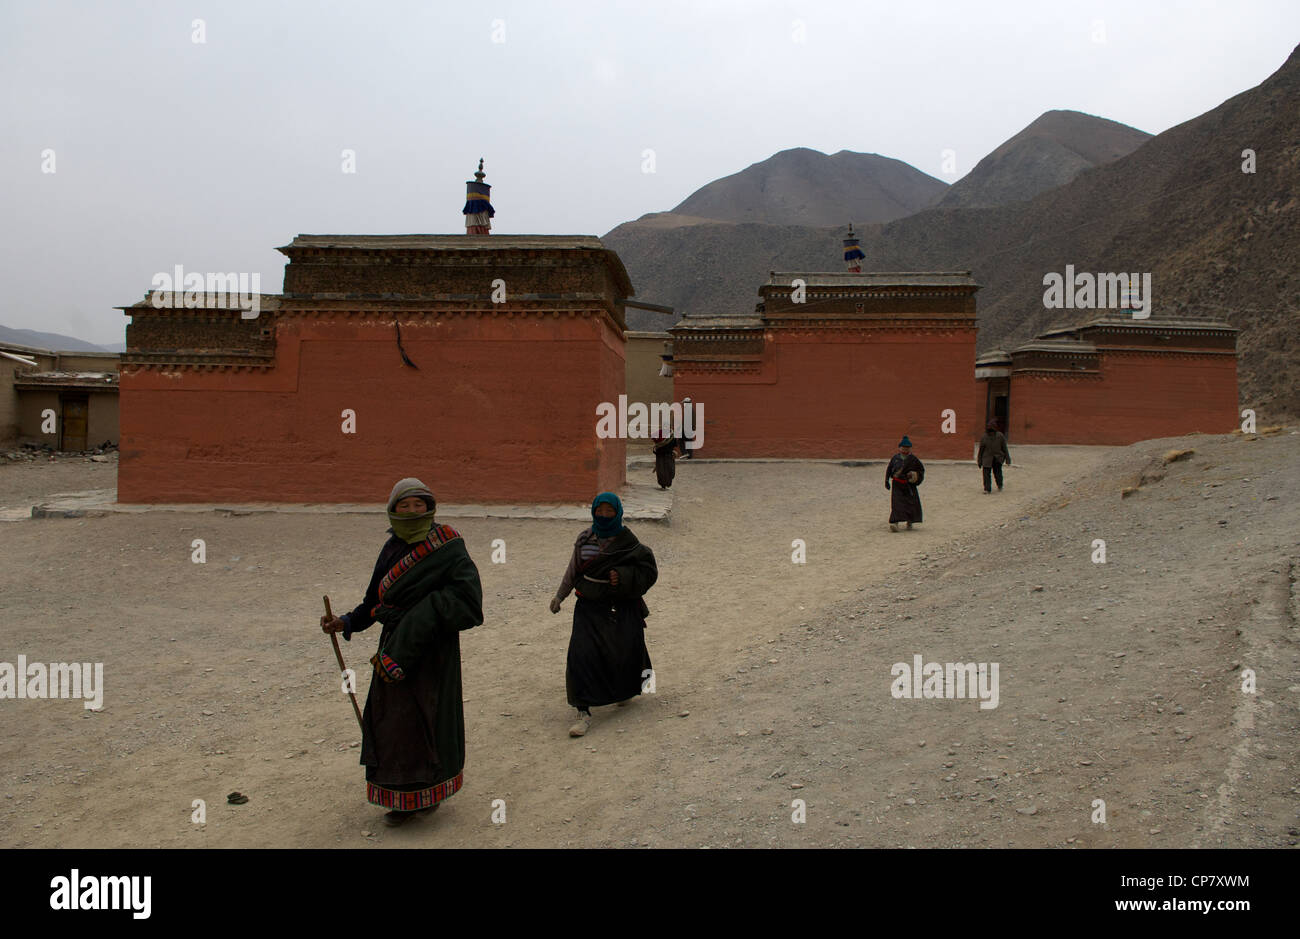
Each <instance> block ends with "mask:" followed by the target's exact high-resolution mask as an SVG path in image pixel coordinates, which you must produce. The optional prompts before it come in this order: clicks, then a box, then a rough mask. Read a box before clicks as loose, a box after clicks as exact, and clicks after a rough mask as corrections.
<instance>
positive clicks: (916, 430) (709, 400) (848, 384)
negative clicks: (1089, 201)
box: [673, 329, 984, 460]
mask: <svg viewBox="0 0 1300 939" xmlns="http://www.w3.org/2000/svg"><path fill="white" fill-rule="evenodd" d="M769 335H770V336H771V337H772V338H771V339H770V340H769V341H768V343H767V346H766V347H765V352H764V362H763V367H762V371H761V372H760V373H759V374H757V375H755V374H739V373H729V374H728V373H723V374H698V373H692V372H691V371H690V370H688V369H683V370H679V371H678V372H677V373H676V374H675V375H674V377H673V396H674V398H675V399H676V400H679V401H680V400H681V399H682V398H683V397H686V396H689V397H690V398H691V400H692V402H694V403H696V404H703V405H704V431H705V436H704V445H703V447H702V448H701V449H700V451H699V454H700V456H702V457H803V458H810V459H836V458H838V459H853V458H881V457H886V456H889V455H891V454H893V453H894V452H895V451H896V450H897V444H898V441H899V438H900V437H902V436H903V434H907V435H908V436H909V437H911V439H912V443H913V445H914V446H915V448H916V450H915V452H916V454H917V455H918V456H920V457H921V459H922V460H924V459H925V458H926V457H930V458H933V459H970V458H971V454H972V452H973V447H974V442H975V440H977V439H978V438H979V436H980V434H981V433H982V432H983V429H984V427H983V419H984V385H983V383H981V382H977V381H976V380H975V378H974V362H975V330H974V329H970V330H954V331H950V332H946V333H942V332H934V333H924V332H918V331H913V330H869V331H865V332H853V331H849V330H846V331H836V332H835V333H834V334H833V335H831V334H829V333H827V332H820V331H807V332H803V331H793V330H791V331H785V330H780V329H777V330H773V331H772V332H771V333H770V334H769ZM948 408H951V409H952V410H953V411H955V412H956V432H955V433H953V434H945V433H942V432H941V430H940V426H941V424H942V423H943V417H942V412H943V411H944V410H945V409H948Z"/></svg>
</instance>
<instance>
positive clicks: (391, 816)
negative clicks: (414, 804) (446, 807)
mask: <svg viewBox="0 0 1300 939" xmlns="http://www.w3.org/2000/svg"><path fill="white" fill-rule="evenodd" d="M437 807H438V806H437V805H430V806H427V807H425V808H422V809H415V810H414V811H411V812H399V811H397V810H396V809H394V810H393V811H391V812H385V813H384V824H385V825H387V826H388V827H389V828H396V827H398V826H399V825H405V824H406V823H407V822H409V821H410V820H411V819H413V818H415V816H417V815H428V814H429V813H430V812H432V811H434V810H435V809H436V808H437Z"/></svg>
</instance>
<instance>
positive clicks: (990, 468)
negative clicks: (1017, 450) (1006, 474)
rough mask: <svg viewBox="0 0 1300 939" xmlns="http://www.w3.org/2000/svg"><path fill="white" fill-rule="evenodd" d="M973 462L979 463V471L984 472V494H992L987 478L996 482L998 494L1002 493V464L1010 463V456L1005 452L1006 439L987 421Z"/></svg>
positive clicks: (992, 423) (996, 426) (991, 422)
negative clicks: (990, 477) (991, 478)
mask: <svg viewBox="0 0 1300 939" xmlns="http://www.w3.org/2000/svg"><path fill="white" fill-rule="evenodd" d="M975 461H976V462H977V463H979V465H980V469H982V470H983V471H984V494H985V495H988V494H989V493H990V492H992V489H991V488H990V486H989V476H990V475H992V477H993V478H994V479H995V480H997V483H998V492H1001V491H1002V464H1003V463H1007V464H1010V462H1011V454H1010V452H1008V450H1007V438H1006V437H1004V436H1002V431H1000V430H998V425H997V424H995V423H994V422H993V421H989V423H988V427H986V428H985V429H984V436H983V437H981V438H980V449H979V454H978V455H977V456H976V458H975Z"/></svg>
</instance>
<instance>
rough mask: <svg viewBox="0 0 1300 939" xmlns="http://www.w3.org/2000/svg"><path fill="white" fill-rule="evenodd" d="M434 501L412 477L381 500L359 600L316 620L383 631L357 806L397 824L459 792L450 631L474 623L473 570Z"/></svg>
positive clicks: (336, 627) (479, 599)
mask: <svg viewBox="0 0 1300 939" xmlns="http://www.w3.org/2000/svg"><path fill="white" fill-rule="evenodd" d="M436 507H437V500H435V499H434V496H433V493H432V492H430V491H429V487H428V486H426V485H424V483H422V482H420V481H419V480H418V479H414V478H407V479H403V480H400V481H399V482H398V483H397V485H396V486H394V487H393V491H392V493H391V494H390V495H389V497H388V520H389V523H390V524H391V527H390V528H389V529H388V530H389V532H390V533H391V537H390V538H389V539H388V541H387V542H385V544H384V546H383V548H382V549H381V550H380V552H379V560H378V561H377V562H376V563H375V570H374V574H373V575H372V576H371V578H370V586H369V588H367V590H366V596H365V599H364V600H362V601H361V603H360V604H359V605H358V606H357V608H356V609H355V610H353V611H352V612H350V613H345V614H344V615H343V616H339V617H321V628H322V629H323V630H324V631H325V632H327V633H329V632H341V633H343V638H344V639H346V640H349V641H350V640H351V639H352V634H353V633H356V632H360V631H361V630H363V629H367V628H368V627H369V626H370V625H371V624H372V623H374V622H376V621H378V622H380V623H383V631H382V632H381V633H380V635H379V650H378V651H377V652H376V653H375V655H374V657H373V658H372V659H371V660H370V663H371V665H373V666H374V669H375V670H374V674H373V675H372V676H371V679H370V691H369V693H368V694H367V695H366V707H365V712H364V713H363V715H362V732H361V763H362V765H363V766H365V767H366V798H367V800H368V801H369V802H370V803H371V804H373V805H378V806H381V807H383V808H386V809H388V810H389V811H388V814H387V815H385V816H384V821H385V822H386V823H388V824H389V825H400V824H403V823H405V822H406V821H408V820H409V819H411V818H412V817H413V816H415V815H417V814H425V813H428V812H431V811H433V810H434V809H436V808H438V806H439V805H441V804H442V802H443V800H444V799H446V798H447V797H448V796H450V795H452V794H453V793H455V792H456V791H457V790H458V789H460V787H461V784H462V783H463V781H464V774H463V769H464V767H465V713H464V709H463V705H462V704H461V673H460V631H461V630H463V629H470V628H472V627H474V626H478V625H479V624H481V623H482V622H483V587H482V585H481V584H480V582H479V576H478V568H477V567H475V566H474V562H473V561H472V560H471V559H470V556H469V552H468V551H466V550H465V542H464V540H463V539H462V538H461V536H460V533H459V532H457V531H456V529H454V528H451V527H450V526H448V525H439V524H438V523H437V522H435V521H434V518H433V515H434V510H435V509H436Z"/></svg>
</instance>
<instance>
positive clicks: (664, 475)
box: [654, 434, 677, 489]
mask: <svg viewBox="0 0 1300 939" xmlns="http://www.w3.org/2000/svg"><path fill="white" fill-rule="evenodd" d="M676 448H677V438H676V437H664V436H663V434H655V442H654V451H655V479H657V480H658V481H659V488H660V489H667V488H668V487H670V486H671V485H672V484H673V477H674V476H676V475H677V454H676V453H675V452H674V451H675V450H676Z"/></svg>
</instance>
